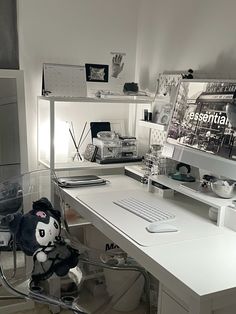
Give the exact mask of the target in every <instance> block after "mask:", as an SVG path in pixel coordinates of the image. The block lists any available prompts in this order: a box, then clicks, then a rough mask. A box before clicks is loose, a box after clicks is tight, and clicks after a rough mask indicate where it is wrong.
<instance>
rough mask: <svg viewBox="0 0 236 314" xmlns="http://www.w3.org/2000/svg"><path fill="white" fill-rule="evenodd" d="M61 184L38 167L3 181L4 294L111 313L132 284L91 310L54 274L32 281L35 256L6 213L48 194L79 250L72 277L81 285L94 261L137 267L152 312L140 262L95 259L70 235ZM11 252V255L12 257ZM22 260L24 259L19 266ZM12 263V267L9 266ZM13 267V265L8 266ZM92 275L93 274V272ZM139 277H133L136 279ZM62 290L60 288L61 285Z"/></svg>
mask: <svg viewBox="0 0 236 314" xmlns="http://www.w3.org/2000/svg"><path fill="white" fill-rule="evenodd" d="M61 195H62V194H61V192H60V187H59V186H58V185H57V177H56V175H55V173H54V172H52V171H51V170H48V169H47V170H44V169H43V170H36V171H32V172H28V173H24V174H22V175H20V176H17V177H13V178H9V179H8V180H5V181H4V182H1V183H0V283H1V284H2V286H3V287H4V288H5V289H6V290H7V291H8V292H9V293H10V295H8V296H6V297H2V298H0V300H1V299H4V298H6V299H7V298H16V299H18V298H19V299H26V300H33V301H35V302H39V303H44V304H48V305H51V306H56V307H62V308H65V309H69V310H72V311H73V312H74V313H82V314H85V313H94V314H95V313H96V314H105V313H109V311H110V309H111V308H112V307H113V306H114V305H115V304H116V303H117V302H118V301H119V300H120V299H121V298H122V296H123V295H124V293H125V292H126V291H127V290H128V289H129V287H130V285H129V286H127V287H124V289H123V291H119V293H116V295H113V296H107V298H106V299H105V300H104V301H103V302H102V303H101V302H100V304H99V306H98V307H97V308H96V309H95V310H93V311H92V312H91V311H89V310H87V309H85V308H84V307H83V306H82V305H80V304H79V301H80V298H79V297H76V298H74V297H73V296H70V295H69V296H66V297H61V295H60V291H59V293H58V289H57V291H55V289H51V288H50V286H51V287H52V286H54V287H55V282H54V283H53V280H56V285H58V284H60V278H59V280H58V278H55V277H56V276H52V277H51V278H50V279H49V280H47V281H46V282H44V283H43V284H42V285H38V286H35V285H32V278H31V274H32V263H33V262H32V261H33V259H32V257H31V256H25V254H24V253H23V252H22V251H21V249H20V247H19V245H18V241H17V239H16V238H15V237H14V236H13V235H12V233H11V232H10V230H9V226H8V224H7V222H6V218H5V217H6V215H9V214H16V213H17V212H22V213H27V212H29V211H30V210H31V209H32V204H33V202H35V201H37V200H39V199H40V198H41V197H46V198H47V199H48V200H50V202H51V203H52V204H53V207H54V208H56V209H60V211H61V223H62V235H63V237H64V238H66V239H67V240H68V241H70V245H71V246H72V247H73V248H75V249H76V250H78V251H79V253H80V255H79V263H78V266H77V267H76V268H74V269H71V270H70V272H69V277H70V278H72V280H73V281H74V283H75V284H76V285H77V287H79V288H80V289H83V284H84V281H85V280H86V278H88V276H87V273H86V272H87V266H88V265H93V266H96V267H99V268H101V269H111V270H119V271H127V270H130V271H135V272H139V274H141V275H143V276H144V279H145V296H146V312H145V313H146V314H149V313H150V300H149V286H150V282H149V275H148V273H147V272H146V270H145V269H144V268H142V267H140V266H139V265H134V264H133V263H131V262H130V260H129V259H128V258H127V256H126V258H125V263H123V264H121V265H118V264H117V263H116V259H115V258H114V255H113V257H112V258H109V259H108V260H107V261H106V260H104V259H103V260H92V259H91V258H89V256H91V254H89V251H90V249H89V248H87V247H85V246H84V245H83V244H82V243H80V242H79V241H78V239H77V238H76V237H74V236H71V234H70V229H69V227H68V223H67V220H66V218H65V203H64V200H63V198H62V196H61ZM9 254H10V256H11V258H9ZM19 261H20V262H21V265H20V267H18V266H19ZM9 264H11V267H9ZM9 268H10V269H9ZM90 275H91V274H90ZM135 280H137V278H136V279H134V282H135ZM59 290H60V289H59Z"/></svg>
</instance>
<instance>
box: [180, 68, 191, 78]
mask: <svg viewBox="0 0 236 314" xmlns="http://www.w3.org/2000/svg"><path fill="white" fill-rule="evenodd" d="M181 75H182V78H183V79H193V70H192V69H189V70H188V73H187V74H185V73H183V74H181Z"/></svg>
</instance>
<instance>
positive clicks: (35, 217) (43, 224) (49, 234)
mask: <svg viewBox="0 0 236 314" xmlns="http://www.w3.org/2000/svg"><path fill="white" fill-rule="evenodd" d="M60 216H61V215H60V212H59V211H58V210H55V209H53V207H52V204H51V203H50V202H49V200H48V199H47V198H41V199H39V200H38V201H36V202H33V209H32V210H31V211H29V212H28V213H26V214H24V215H23V214H21V213H17V214H15V215H8V216H7V217H6V220H7V221H8V225H9V228H10V230H11V232H12V233H13V234H14V235H15V238H16V240H17V243H18V245H19V246H20V248H21V249H22V251H23V252H24V253H25V254H26V255H30V256H33V261H34V267H33V271H32V280H33V281H34V282H39V281H41V280H46V279H48V278H49V277H50V276H52V275H53V274H54V273H55V274H56V275H58V276H65V275H66V274H67V273H68V272H69V270H70V268H74V267H75V266H76V265H77V264H78V256H79V253H78V251H77V250H75V249H73V248H72V247H71V246H69V245H68V244H67V243H66V242H65V241H64V239H62V238H61V236H60V233H61V221H60Z"/></svg>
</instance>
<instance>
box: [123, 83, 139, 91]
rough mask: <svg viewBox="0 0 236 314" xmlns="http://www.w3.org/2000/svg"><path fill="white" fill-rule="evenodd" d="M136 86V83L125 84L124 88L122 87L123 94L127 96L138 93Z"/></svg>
mask: <svg viewBox="0 0 236 314" xmlns="http://www.w3.org/2000/svg"><path fill="white" fill-rule="evenodd" d="M138 90H139V89H138V84H137V83H134V82H132V83H125V85H124V87H123V92H124V93H125V94H129V93H132V94H133V93H138Z"/></svg>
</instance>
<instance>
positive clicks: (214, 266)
mask: <svg viewBox="0 0 236 314" xmlns="http://www.w3.org/2000/svg"><path fill="white" fill-rule="evenodd" d="M104 177H105V178H107V179H108V180H110V182H111V183H110V184H108V185H106V186H96V187H86V188H78V189H77V188H76V189H64V197H65V199H66V200H68V201H70V202H71V203H72V205H73V206H74V207H75V209H77V210H78V211H79V212H80V214H81V215H82V216H84V218H87V219H89V220H90V221H91V222H92V223H93V224H94V226H95V227H97V228H98V229H99V230H100V231H102V232H103V233H104V234H106V235H107V236H108V237H110V239H111V240H112V241H114V242H115V243H117V244H118V245H119V246H120V247H121V248H122V249H124V250H125V251H126V252H127V253H128V254H130V255H131V256H132V257H133V258H135V259H136V260H137V261H138V262H139V263H140V264H141V265H142V266H143V267H145V268H146V269H147V270H148V271H149V272H150V273H152V274H153V275H154V276H155V277H156V278H158V279H159V280H160V281H161V282H162V283H163V284H165V285H166V286H167V287H168V286H169V287H172V289H173V291H177V294H178V291H181V294H182V295H183V294H192V296H194V297H202V298H206V299H208V298H212V297H214V296H215V297H218V296H220V295H222V296H223V295H225V294H227V293H236V233H235V232H233V231H231V230H229V229H227V228H222V227H217V226H216V225H215V224H214V223H213V222H212V221H210V220H209V219H207V215H208V210H207V207H206V206H205V205H203V204H202V203H200V202H197V201H194V200H192V199H188V198H186V197H185V196H180V197H177V199H175V200H174V201H173V200H168V199H162V198H158V196H157V195H153V194H152V193H149V192H147V186H146V185H142V184H141V183H139V182H137V181H135V180H133V179H131V178H129V177H126V176H123V175H113V176H104ZM137 192H138V193H137ZM132 193H136V195H139V196H140V197H143V196H145V198H146V199H149V200H150V201H151V202H152V201H153V199H154V198H155V200H157V203H156V204H158V205H159V206H160V204H161V206H165V208H169V209H170V210H173V211H174V212H175V214H176V215H177V218H176V222H175V223H176V224H177V225H178V227H179V228H180V229H179V230H180V232H178V233H168V234H165V235H163V234H148V233H147V237H149V239H150V236H153V238H154V237H155V241H150V242H151V245H150V246H144V245H140V244H138V243H137V242H138V241H140V239H141V238H140V237H139V234H141V233H142V232H143V229H142V228H143V227H144V226H145V225H147V224H148V223H147V222H145V221H143V220H142V219H141V218H139V217H137V216H135V215H133V214H131V213H129V212H127V211H125V210H124V209H122V208H120V207H117V206H116V205H114V204H113V203H112V200H113V199H114V197H117V196H118V197H120V196H122V195H126V196H128V195H130V194H132ZM77 197H79V199H78V198H77ZM114 206H115V207H114ZM161 206H160V208H161ZM124 211H125V212H124ZM178 215H179V216H178ZM117 221H118V227H117ZM122 221H123V227H122V223H121V222H122ZM171 224H173V223H172V222H171ZM128 225H130V228H131V230H133V229H136V231H137V230H139V231H140V232H138V233H137V232H136V234H137V238H138V241H135V239H132V237H131V236H130V234H128V233H127V232H123V231H122V228H126V229H125V231H127V226H128ZM133 235H134V233H132V236H133ZM136 240H137V239H136ZM141 240H143V241H144V240H145V239H141ZM154 242H155V243H154ZM146 244H147V243H146ZM226 290H227V291H226Z"/></svg>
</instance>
